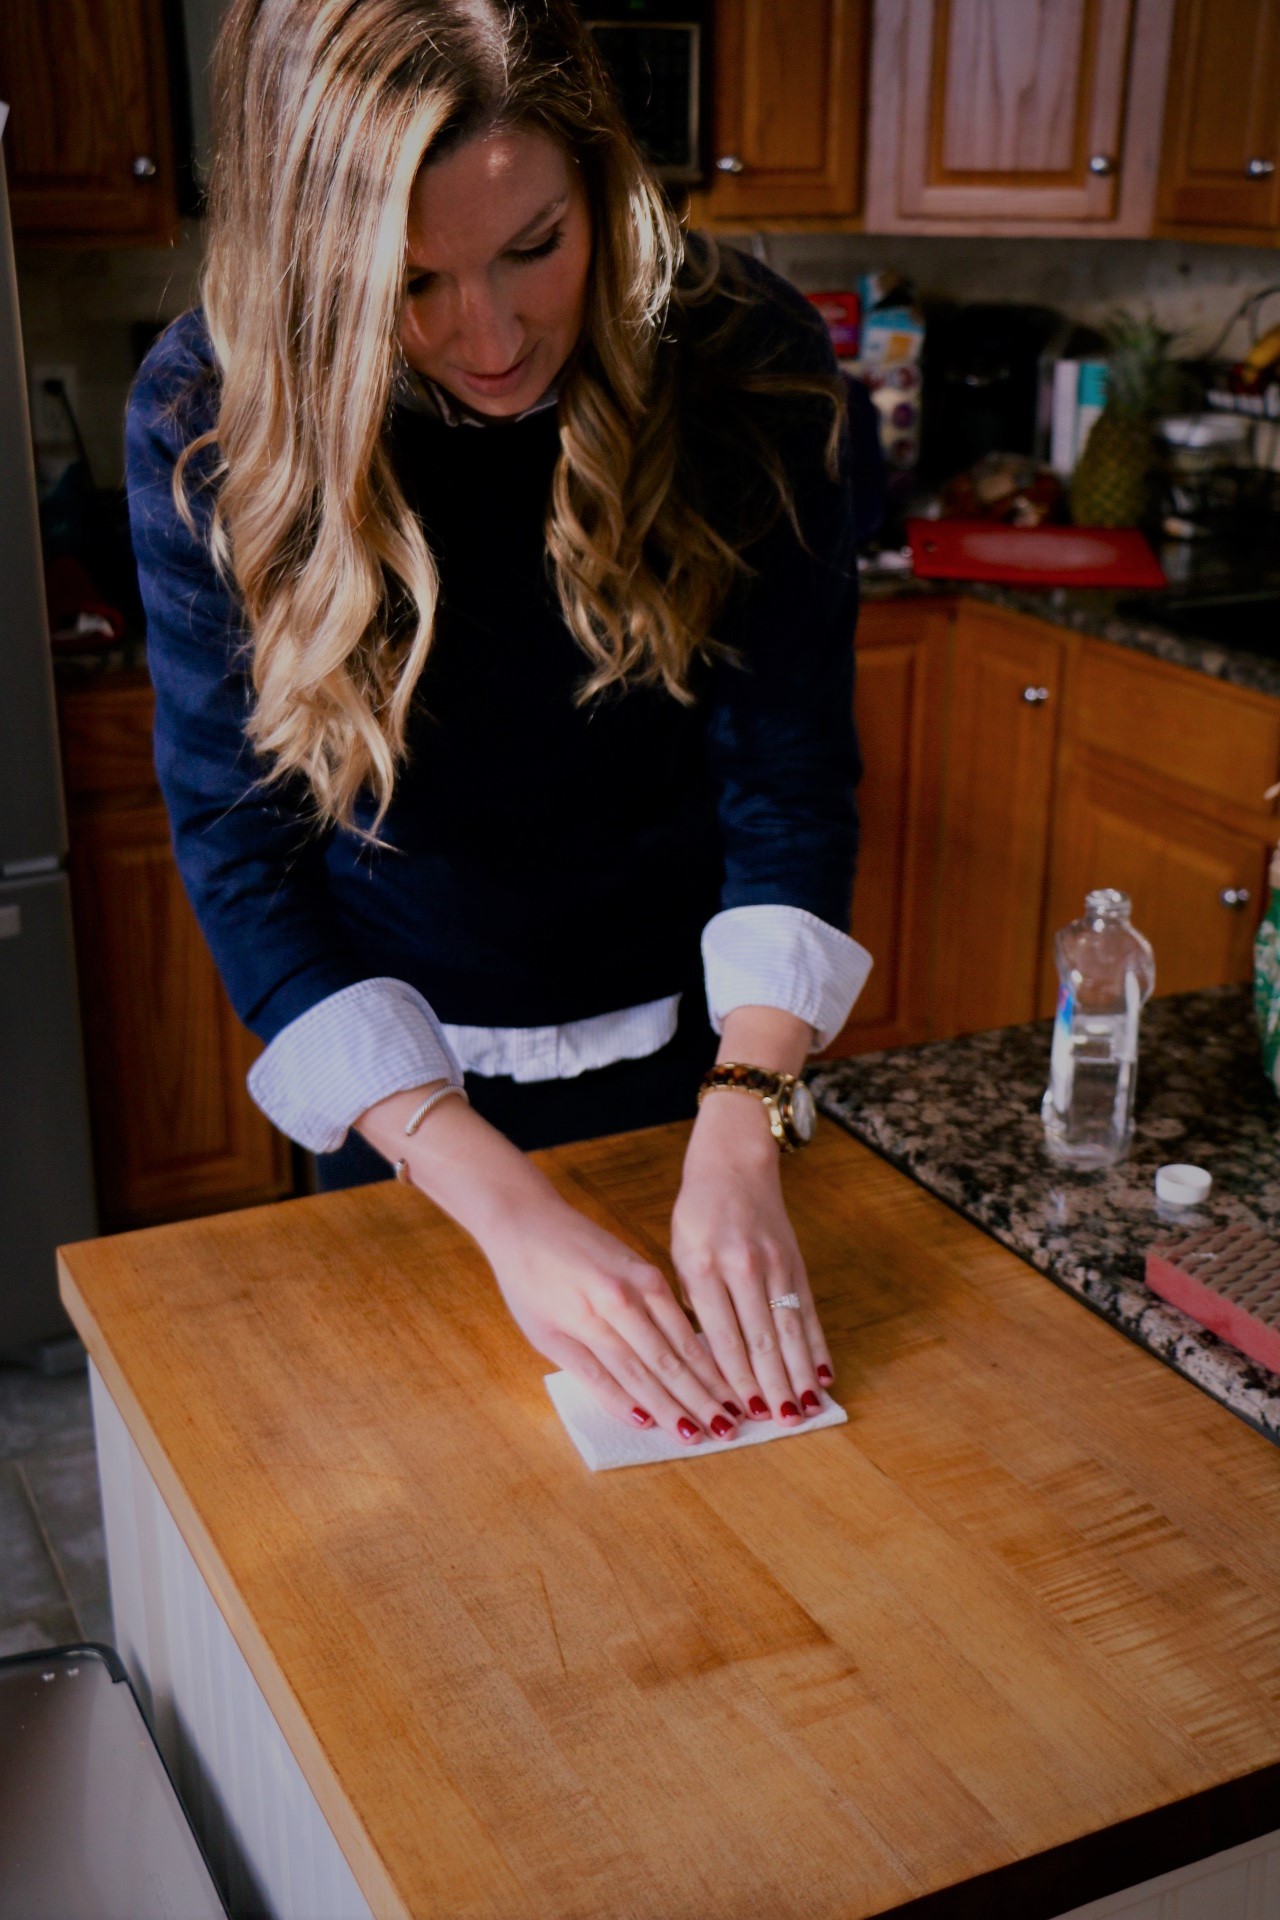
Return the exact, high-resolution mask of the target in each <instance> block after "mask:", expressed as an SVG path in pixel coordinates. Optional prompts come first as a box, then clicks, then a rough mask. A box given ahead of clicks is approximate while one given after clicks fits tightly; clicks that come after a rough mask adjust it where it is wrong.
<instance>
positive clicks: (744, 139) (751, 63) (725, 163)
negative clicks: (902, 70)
mask: <svg viewBox="0 0 1280 1920" xmlns="http://www.w3.org/2000/svg"><path fill="white" fill-rule="evenodd" d="M870 13H871V0H719V5H718V6H717V8H716V11H715V17H714V43H713V52H712V61H713V67H712V72H713V76H714V77H713V100H712V114H713V127H712V142H713V155H714V160H713V165H714V169H715V172H714V178H713V180H712V182H711V184H710V186H709V187H708V189H707V191H706V192H705V193H700V194H696V195H695V196H694V197H693V201H692V206H691V215H692V218H693V221H694V223H695V224H701V223H707V222H709V223H710V224H712V225H715V224H717V223H719V224H723V225H726V226H742V225H748V226H754V225H756V224H757V223H759V222H764V223H766V224H767V223H769V222H771V221H773V222H782V223H786V224H789V223H791V222H793V221H795V220H802V221H803V220H805V219H810V218H818V219H828V220H829V219H832V218H840V219H844V220H849V219H851V218H852V217H853V216H854V215H855V214H857V212H858V210H859V207H860V205H861V197H862V149H863V132H864V122H863V101H864V97H865V85H866V75H865V64H866V46H867V39H868V31H869V22H870Z"/></svg>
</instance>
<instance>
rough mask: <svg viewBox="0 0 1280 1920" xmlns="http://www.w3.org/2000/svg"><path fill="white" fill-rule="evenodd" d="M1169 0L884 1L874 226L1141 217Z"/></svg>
mask: <svg viewBox="0 0 1280 1920" xmlns="http://www.w3.org/2000/svg"><path fill="white" fill-rule="evenodd" d="M1170 9H1171V0H881V4H880V5H879V6H878V7H877V9H876V36H875V51H874V56H873V64H872V81H871V97H872V127H871V141H870V149H869V158H868V194H867V225H868V227H869V228H872V229H879V230H893V229H899V230H911V229H915V230H917V231H920V232H929V231H931V230H936V231H950V232H956V231H958V230H960V229H961V228H962V227H963V228H968V229H969V230H970V231H974V232H983V231H986V232H1017V231H1036V230H1040V231H1064V230H1066V231H1071V230H1075V231H1083V232H1096V231H1099V230H1102V231H1110V232H1139V231H1144V230H1147V229H1148V228H1149V222H1150V218H1151V212H1152V202H1153V199H1154V186H1155V161H1156V152H1157V147H1158V139H1159V125H1160V105H1161V98H1160V96H1161V93H1162V91H1163V72H1164V58H1165V54H1166V51H1167V46H1168V35H1169V25H1170Z"/></svg>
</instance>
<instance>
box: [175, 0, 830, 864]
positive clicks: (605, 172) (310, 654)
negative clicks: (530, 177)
mask: <svg viewBox="0 0 1280 1920" xmlns="http://www.w3.org/2000/svg"><path fill="white" fill-rule="evenodd" d="M214 80H215V101H216V104H217V112H218V118H219V134H218V140H217V145H216V157H215V162H214V168H213V175H212V179H211V183H210V238H209V249H208V255H207V262H206V267H205V272H204V277H203V285H202V292H203V302H204V310H205V316H206V320H207V323H208V327H209V332H210V336H211V339H212V343H213V347H214V351H215V354H216V358H217V361H218V366H219V372H220V376H221V381H220V399H219V412H218V417H217V422H216V425H215V427H214V428H213V430H212V431H211V432H209V433H207V434H204V435H202V436H201V437H200V438H199V439H197V440H195V441H193V442H192V444H191V445H190V446H188V447H187V448H186V449H185V451H184V454H183V456H182V458H181V460H180V461H179V463H178V467H177V470H176V472H175V475H174V487H175V497H176V498H177V500H178V503H179V506H180V508H182V510H183V512H184V514H185V515H186V516H187V518H188V521H189V523H190V520H191V514H190V504H189V501H188V499H187V491H186V478H185V476H186V467H187V463H188V462H189V461H190V459H191V458H192V456H193V455H194V454H196V453H197V452H200V451H201V450H204V449H216V452H215V453H214V456H213V458H212V461H211V464H210V467H209V470H208V473H207V479H208V482H209V483H210V484H214V485H216V500H215V505H214V514H213V522H212V546H213V553H214V557H215V559H216V561H217V563H218V565H219V567H220V569H221V570H222V571H223V573H224V575H225V576H226V577H228V579H230V580H233V581H234V584H235V587H236V589H237V590H238V594H239V597H240V601H241V604H242V606H243V609H244V613H245V616H246V620H247V624H248V630H249V635H250V644H251V675H252V681H253V688H254V694H255V700H254V705H253V711H252V714H251V717H250V721H249V736H250V739H251V742H252V744H253V746H254V747H255V748H256V749H257V751H258V753H259V754H260V755H261V756H262V757H263V760H264V763H265V765H266V767H267V769H268V773H269V776H270V777H276V778H288V777H294V778H298V779H300V780H301V781H302V782H304V783H305V785H306V787H307V788H309V790H310V793H311V795H312V797H313V800H314V805H315V810H316V814H317V817H318V819H319V820H320V821H321V822H323V823H326V824H328V823H335V824H337V825H339V826H343V827H346V828H349V829H354V830H356V831H364V832H366V833H368V834H370V835H371V836H373V837H376V836H377V834H378V830H379V827H380V825H381V823H382V820H383V818H384V816H385V814H386V811H387V808H388V806H389V805H390V802H391V798H392V794H393V790H394V786H395V780H396V775H397V770H398V768H399V766H400V764H401V763H402V761H403V759H404V756H405V741H406V729H407V724H408V719H409V714H410V710H411V706H412V702H413V696H414V690H415V688H416V686H417V684H418V680H419V678H420V676H421V673H422V670H423V666H424V663H425V661H426V658H427V653H428V650H429V648H430V646H431V641H432V632H433V628H434V623H435V612H436V604H437V599H438V592H439V581H438V575H437V570H436V565H435V562H434V559H433V557H432V554H431V552H430V550H429V548H428V546H427V542H426V539H425V537H424V534H423V530H422V527H421V524H420V522H419V521H418V520H417V518H416V517H415V515H414V514H413V512H412V511H411V509H410V507H409V505H408V503H407V501H406V499H405V497H404V494H403V492H402V490H401V487H400V485H399V482H398V480H397V478H396V474H395V472H394V470H393V467H392V463H391V460H390V457H389V453H388V447H387V441H386V432H385V430H386V426H387V422H388V416H389V412H390V408H391V405H392V399H393V394H394V391H395V387H396V382H397V377H398V375H399V373H400V350H399V345H398V332H399V322H400V311H401V302H402V298H403V274H404V260H405V247H406V232H407V226H408V215H409V202H410V193H411V190H412V187H413V183H414V179H415V176H416V175H417V173H418V170H419V168H420V167H421V166H422V165H423V164H424V163H426V162H428V161H429V160H430V159H431V157H432V153H433V150H434V151H437V152H438V151H440V150H441V143H442V142H443V141H445V140H448V141H450V142H452V141H453V140H455V139H458V138H465V137H466V136H467V135H468V133H470V132H473V131H476V130H479V129H482V128H484V129H489V128H493V127H499V126H513V125H521V126H526V127H533V128H536V129H538V130H540V131H543V132H545V133H546V134H548V135H549V136H550V137H552V138H553V139H555V140H557V141H558V142H560V143H561V144H562V146H563V147H564V148H565V150H566V151H567V152H568V153H570V154H571V155H572V156H573V158H574V159H576V160H577V162H578V163H579V165H580V166H581V168H582V172H583V177H584V181H585V183H586V187H587V192H588V198H589V202H590V211H591V218H592V224H593V247H592V260H591V268H590V274H589V282H588V288H587V302H586V318H585V322H584V327H583V333H582V337H581V339H580V341H579V343H578V346H577V348H576V350H575V353H574V355H573V358H572V361H571V364H570V367H569V369H568V370H567V372H566V375H565V377H564V380H563V383H562V386H561V392H560V399H559V424H560V453H559V458H558V461H557V465H556V469H555V475H554V480H553V484H552V491H551V505H550V509H549V514H548V520H547V526H546V541H547V553H548V559H549V564H550V567H551V570H552V574H553V577H554V581H555V585H556V589H557V592H558V595H559V600H560V605H561V607H562V609H563V614H564V618H565V620H566V622H567V623H568V626H569V628H570V630H571V632H572V633H573V635H574V637H575V639H576V640H577V643H578V645H579V646H580V647H581V649H582V652H583V655H584V656H585V660H586V665H587V671H586V674H585V676H584V680H583V683H582V686H581V688H580V690H579V697H580V698H581V699H583V700H586V699H590V698H591V697H592V696H593V695H595V694H598V693H600V692H601V691H603V690H604V689H605V688H608V687H611V686H615V685H619V684H633V683H647V684H655V683H661V684H662V685H664V686H665V687H666V688H667V689H668V691H669V692H670V693H671V694H672V695H673V696H675V697H676V698H677V699H681V700H687V699H689V698H690V697H691V696H690V691H689V683H690V674H691V670H692V666H693V663H694V661H695V659H696V658H697V657H699V656H700V655H705V654H706V653H707V652H708V651H710V650H714V647H715V644H716V643H715V641H714V638H713V629H714V626H715V622H716V617H717V615H718V613H719V612H720V610H721V609H722V607H723V605H724V602H725V600H726V598H727V597H728V594H729V592H730V589H731V586H732V584H733V580H734V577H735V575H736V573H737V572H738V571H739V570H740V569H741V567H742V564H743V563H742V561H741V560H740V558H739V554H738V551H737V547H736V546H735V544H734V543H733V542H732V541H731V540H730V539H727V538H726V537H725V534H724V532H723V531H720V530H718V529H717V528H716V527H715V526H713V525H712V523H711V520H710V519H708V518H707V517H706V515H704V513H702V512H701V511H700V510H699V508H698V505H697V503H696V501H695V499H694V498H692V497H691V489H689V488H688V487H686V486H685V484H684V483H683V480H682V472H681V457H680V447H681V436H680V433H679V431H678V426H679V421H678V414H679V385H680V373H679V365H678V361H679V354H678V352H677V351H676V347H677V345H678V342H677V340H676V337H675V334H674V333H673V329H672V327H671V325H670V322H671V319H672V315H673V303H674V304H675V305H679V306H682V307H687V306H689V305H692V304H696V303H697V302H699V301H705V300H706V299H707V298H708V297H709V293H710V291H711V289H712V288H713V287H714V286H715V285H717V284H723V282H724V280H725V278H726V276H725V273H724V271H723V268H722V265H721V263H720V261H719V260H718V257H717V255H716V253H715V250H714V249H713V248H711V247H710V245H709V244H708V245H706V246H703V247H699V248H698V249H696V250H694V252H695V253H696V257H693V256H692V255H691V253H690V250H689V249H687V248H686V243H685V241H684V238H683V236H682V234H681V231H680V227H679V225H678V223H677V221H676V220H675V218H674V216H673V214H672V212H671V210H670V208H669V206H668V204H667V202H666V200H665V198H664V196H663V194H662V191H661V189H660V187H659V186H658V184H657V182H656V181H655V179H654V177H653V175H652V174H651V172H650V170H649V168H648V166H647V165H646V163H645V161H644V159H643V157H642V155H641V154H640V152H639V150H638V148H637V147H636V145H635V142H634V140H633V139H632V137H631V135H630V134H629V132H628V130H627V128H626V126H625V124H624V122H623V121H622V119H621V117H620V114H619V112H618V109H617V107H616V104H615V102H614V98H613V95H612V92H611V89H610V87H609V84H608V82H607V80H606V78H605V75H604V72H603V70H602V68H601V65H600V62H599V58H598V56H597V54H596V51H595V45H594V42H593V40H592V38H591V36H590V34H589V32H588V31H587V29H586V28H585V27H584V26H583V25H582V23H581V22H580V20H579V19H578V16H577V14H576V12H575V10H574V8H573V7H572V6H571V5H570V4H569V0H523V3H522V4H507V3H506V0H233V4H232V6H231V8H230V10H229V13H228V15H227V18H226V21H225V24H224V27H223V30H222V33H221V36H220V39H219V43H218V49H217V54H216V58H215V69H214ZM762 383H763V384H764V385H769V384H772V385H773V386H775V387H776V386H781V387H782V388H784V389H786V390H801V389H805V390H809V391H827V393H828V398H830V397H832V396H831V394H830V391H829V390H830V388H831V386H832V383H831V382H830V381H829V380H826V381H824V379H823V378H822V377H821V376H817V377H815V378H813V379H807V378H803V377H802V378H798V379H783V378H781V376H779V377H778V378H777V379H775V380H773V381H772V383H770V378H769V376H768V375H767V373H760V372H759V371H758V370H755V371H753V370H747V371H746V372H745V373H744V377H743V380H742V382H741V384H742V386H743V388H744V389H750V388H752V387H756V388H759V387H760V386H761V384H762ZM837 431H838V427H837V424H836V421H835V419H834V418H833V422H832V429H831V436H830V440H829V444H828V464H829V465H830V464H831V463H832V462H833V460H834V457H835V452H834V449H835V440H836V434H837ZM757 440H758V443H759V444H758V446H757V449H756V451H757V454H758V457H759V461H760V463H761V465H762V466H763V467H764V468H766V469H768V470H769V471H770V473H771V476H772V480H773V483H774V487H775V491H776V493H777V498H778V501H779V502H780V504H781V507H782V508H783V509H785V510H787V511H789V512H791V513H792V518H793V519H794V512H793V510H792V507H791V500H790V493H789V490H788V487H787V482H786V478H785V476H784V475H783V474H782V472H781V470H780V469H779V468H778V467H777V464H776V459H775V457H774V456H773V455H772V454H771V452H770V448H769V444H768V436H767V435H765V434H758V435H757ZM362 796H371V797H372V802H373V812H372V820H371V824H370V825H367V826H366V827H364V828H363V829H362V828H360V827H358V826H357V823H356V808H357V803H358V802H359V801H360V800H361V798H362Z"/></svg>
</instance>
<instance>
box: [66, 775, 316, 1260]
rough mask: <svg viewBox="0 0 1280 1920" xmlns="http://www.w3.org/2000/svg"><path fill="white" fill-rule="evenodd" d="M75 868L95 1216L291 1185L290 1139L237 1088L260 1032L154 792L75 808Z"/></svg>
mask: <svg viewBox="0 0 1280 1920" xmlns="http://www.w3.org/2000/svg"><path fill="white" fill-rule="evenodd" d="M71 880H72V896H73V900H74V907H75V921H76V950H77V964H78V968H79V974H80V997H81V1010H82V1014H83V1017H84V1029H85V1052H86V1055H87V1066H88V1079H89V1089H90V1108H91V1114H92V1120H93V1131H94V1149H95V1160H96V1163H97V1170H98V1183H99V1198H100V1205H101V1211H102V1222H103V1225H104V1226H106V1227H125V1226H134V1225H138V1224H141V1223H144V1222H147V1221H153V1220H158V1219H174V1218H178V1217H180V1216H183V1215H189V1214H198V1213H211V1212H216V1211H218V1210H219V1209H221V1208H223V1207H230V1206H243V1205H247V1204H250V1203H253V1202H256V1201H265V1200H273V1199H278V1198H280V1197H281V1196H282V1195H284V1194H287V1193H289V1192H290V1191H291V1189H292V1169H291V1156H290V1151H289V1146H288V1143H287V1141H285V1140H284V1139H282V1138H281V1136H280V1135H279V1134H277V1133H276V1132H275V1130H274V1129H273V1128H272V1127H271V1126H270V1125H269V1124H268V1122H267V1120H266V1119H265V1118H264V1117H263V1115H262V1114H261V1113H259V1111H258V1109H257V1108H256V1107H255V1106H254V1104H253V1102H252V1101H251V1100H250V1098H249V1095H248V1092H247V1090H246V1087H245V1074H246V1072H247V1071H248V1068H249V1066H250V1064H251V1063H252V1061H253V1059H254V1057H255V1055H256V1054H257V1052H258V1051H259V1049H258V1043H257V1042H256V1041H255V1040H254V1039H253V1038H252V1037H251V1035H249V1034H248V1033H246V1032H245V1030H244V1028H243V1027H242V1026H241V1025H240V1023H239V1021H238V1020H237V1019H236V1017H235V1014H234V1013H233V1012H232V1010H231V1006H230V1003H229V1002H228V1000H227V997H226V994H225V992H224V991H223V987H222V983H221V981H220V980H219V979H218V975H217V972H216V970H215V968H214V965H213V961H212V960H211V959H210V957H209V952H208V949H207V948H206V946H205V944H204V939H203V937H202V935H201V933H200V930H199V928H198V926H197V925H196V921H195V916H194V915H193V913H192V911H191V908H190V906H189V905H188V904H187V899H186V896H185V894H184V893H183V891H182V883H181V881H180V880H179V878H178V872H177V868H176V867H175V865H174V861H173V854H172V852H171V851H170V846H169V828H168V821H167V819H166V816H165V812H164V808H163V806H162V805H161V804H160V801H159V797H158V796H157V797H156V798H155V799H154V801H152V800H146V801H143V802H141V803H140V804H137V805H120V806H108V807H101V808H97V809H90V810H86V811H84V812H75V813H73V816H72V825H71Z"/></svg>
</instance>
